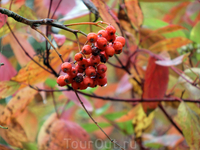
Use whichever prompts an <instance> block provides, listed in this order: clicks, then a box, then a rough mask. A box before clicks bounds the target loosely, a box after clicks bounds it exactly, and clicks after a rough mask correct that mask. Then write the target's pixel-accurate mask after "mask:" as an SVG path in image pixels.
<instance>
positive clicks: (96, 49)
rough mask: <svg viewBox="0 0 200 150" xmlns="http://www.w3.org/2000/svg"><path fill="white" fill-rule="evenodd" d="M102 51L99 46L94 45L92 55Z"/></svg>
mask: <svg viewBox="0 0 200 150" xmlns="http://www.w3.org/2000/svg"><path fill="white" fill-rule="evenodd" d="M99 52H100V49H99V48H97V47H92V55H94V56H96V55H98V54H99Z"/></svg>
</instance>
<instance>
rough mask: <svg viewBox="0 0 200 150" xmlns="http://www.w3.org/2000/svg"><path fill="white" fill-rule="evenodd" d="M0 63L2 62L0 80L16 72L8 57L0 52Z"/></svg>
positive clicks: (5, 79)
mask: <svg viewBox="0 0 200 150" xmlns="http://www.w3.org/2000/svg"><path fill="white" fill-rule="evenodd" d="M0 63H4V65H3V66H0V71H1V72H2V73H0V81H8V80H10V79H11V78H12V77H13V76H15V75H16V74H17V71H16V70H15V68H13V66H12V65H11V63H10V62H9V61H8V59H7V58H6V57H5V56H3V55H2V54H0Z"/></svg>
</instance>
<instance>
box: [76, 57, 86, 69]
mask: <svg viewBox="0 0 200 150" xmlns="http://www.w3.org/2000/svg"><path fill="white" fill-rule="evenodd" d="M78 65H79V66H80V67H81V68H82V69H85V68H87V66H88V61H87V59H86V58H83V59H82V60H81V61H79V62H78Z"/></svg>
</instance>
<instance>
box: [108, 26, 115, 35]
mask: <svg viewBox="0 0 200 150" xmlns="http://www.w3.org/2000/svg"><path fill="white" fill-rule="evenodd" d="M106 32H107V33H108V35H114V34H115V32H116V29H115V28H114V27H113V26H107V27H106Z"/></svg>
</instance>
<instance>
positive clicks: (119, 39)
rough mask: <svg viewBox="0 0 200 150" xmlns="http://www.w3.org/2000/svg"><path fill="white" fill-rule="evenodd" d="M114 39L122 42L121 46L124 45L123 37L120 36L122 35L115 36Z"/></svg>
mask: <svg viewBox="0 0 200 150" xmlns="http://www.w3.org/2000/svg"><path fill="white" fill-rule="evenodd" d="M115 41H118V42H120V43H122V46H123V47H124V45H125V43H126V40H125V38H124V37H122V36H118V37H116V39H115Z"/></svg>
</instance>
